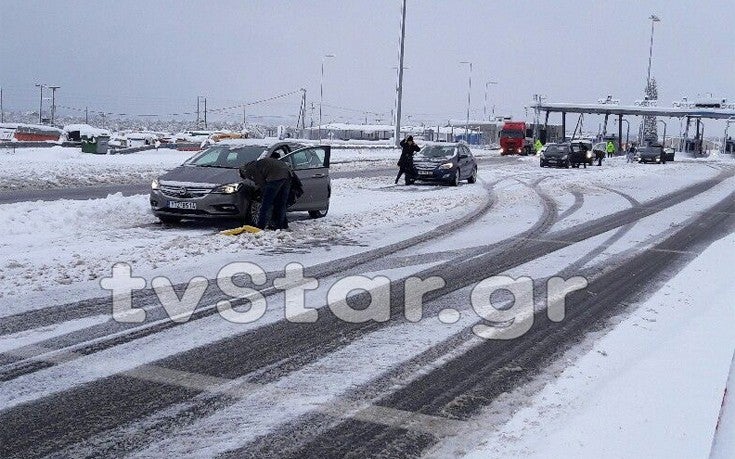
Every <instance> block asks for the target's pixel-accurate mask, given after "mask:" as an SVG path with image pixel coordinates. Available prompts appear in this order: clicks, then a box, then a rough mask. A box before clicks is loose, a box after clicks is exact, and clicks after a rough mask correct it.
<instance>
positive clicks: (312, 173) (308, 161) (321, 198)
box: [150, 140, 331, 224]
mask: <svg viewBox="0 0 735 459" xmlns="http://www.w3.org/2000/svg"><path fill="white" fill-rule="evenodd" d="M301 146H302V145H299V144H295V143H292V142H277V143H273V144H270V145H268V144H266V143H264V142H263V141H260V143H256V142H253V141H252V140H250V141H247V142H243V141H240V142H235V141H233V142H228V143H221V144H217V145H214V146H212V147H210V148H208V149H206V150H204V151H202V152H200V153H198V154H196V155H194V156H193V157H191V158H190V159H188V160H187V161H186V162H184V164H182V165H181V166H179V167H177V168H175V169H173V170H171V171H169V172H167V173H165V174H163V175H161V176H160V177H158V178H157V179H155V180H153V183H151V194H150V204H151V210H152V211H153V214H154V215H155V216H156V217H158V218H159V219H160V220H161V221H162V222H164V223H177V222H179V221H181V220H182V219H207V218H233V219H237V220H239V221H240V222H242V223H246V224H252V223H253V217H252V216H253V215H254V214H257V207H258V205H259V202H258V201H259V199H260V193H259V190H258V187H257V186H256V185H255V183H253V182H252V181H250V180H243V179H242V178H241V177H240V175H239V168H240V167H241V166H243V165H245V164H246V163H248V162H250V161H255V160H257V159H259V158H262V157H265V156H270V155H271V154H272V153H273V152H278V153H279V155H280V156H281V158H280V159H281V160H282V161H286V162H288V163H289V164H291V167H292V168H293V169H294V171H295V173H296V175H297V176H298V177H299V179H300V180H301V183H302V186H303V190H304V193H303V195H302V196H301V197H300V198H298V199H297V200H296V202H295V203H294V204H293V205H292V206H291V207H289V211H308V212H309V215H310V216H311V217H312V218H318V217H323V216H325V215H326V214H327V211H328V210H329V198H330V195H331V182H330V178H329V160H330V154H331V150H330V147H329V146H313V147H304V148H298V147H301Z"/></svg>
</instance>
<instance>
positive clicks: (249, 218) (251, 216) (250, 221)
mask: <svg viewBox="0 0 735 459" xmlns="http://www.w3.org/2000/svg"><path fill="white" fill-rule="evenodd" d="M259 213H260V201H250V208H249V209H248V212H247V214H246V215H245V221H244V222H243V223H245V224H246V225H252V226H256V225H257V224H258V214H259Z"/></svg>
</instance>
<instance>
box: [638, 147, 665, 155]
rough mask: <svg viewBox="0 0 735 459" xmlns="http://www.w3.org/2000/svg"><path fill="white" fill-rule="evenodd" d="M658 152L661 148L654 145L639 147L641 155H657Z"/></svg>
mask: <svg viewBox="0 0 735 459" xmlns="http://www.w3.org/2000/svg"><path fill="white" fill-rule="evenodd" d="M660 153H661V149H660V148H656V147H644V148H643V149H641V154H642V155H658V154H660Z"/></svg>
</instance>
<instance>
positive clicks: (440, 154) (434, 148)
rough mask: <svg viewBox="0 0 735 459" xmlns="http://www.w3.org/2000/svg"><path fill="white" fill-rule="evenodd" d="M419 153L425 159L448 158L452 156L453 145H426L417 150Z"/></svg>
mask: <svg viewBox="0 0 735 459" xmlns="http://www.w3.org/2000/svg"><path fill="white" fill-rule="evenodd" d="M419 155H420V156H422V157H424V158H427V159H439V158H449V157H451V156H454V146H443V145H427V146H425V147H424V148H422V149H421V151H419Z"/></svg>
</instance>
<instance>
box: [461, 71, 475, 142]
mask: <svg viewBox="0 0 735 459" xmlns="http://www.w3.org/2000/svg"><path fill="white" fill-rule="evenodd" d="M460 64H469V66H470V73H469V84H468V86H467V123H466V124H465V127H464V138H465V141H466V142H467V143H470V103H471V102H472V100H471V94H472V62H470V61H462V62H460Z"/></svg>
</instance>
